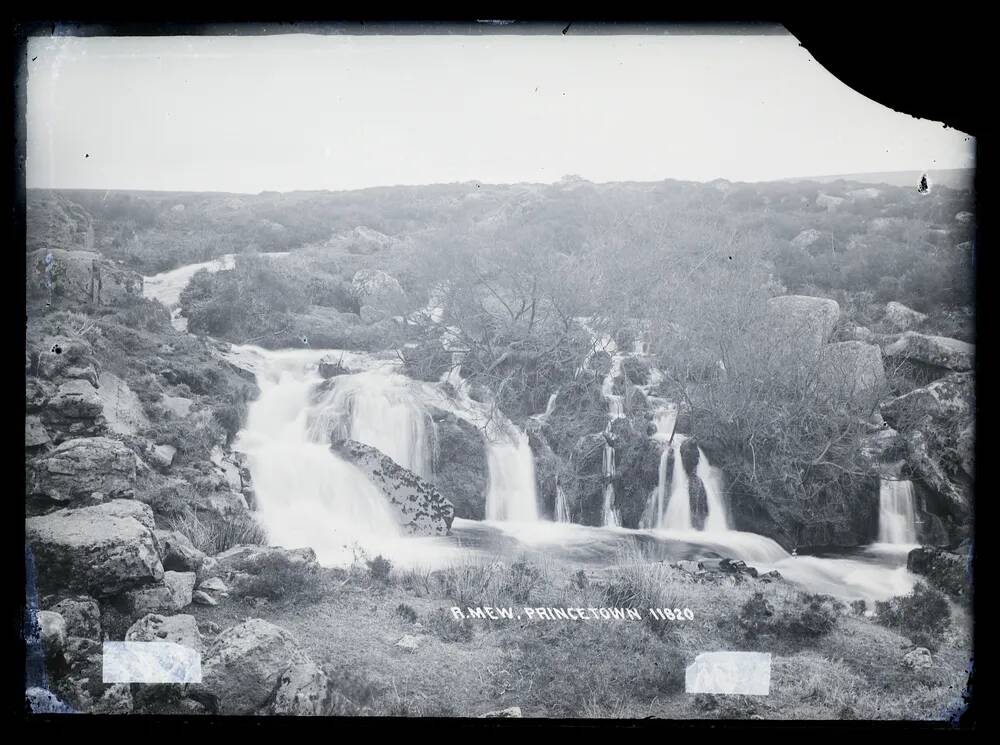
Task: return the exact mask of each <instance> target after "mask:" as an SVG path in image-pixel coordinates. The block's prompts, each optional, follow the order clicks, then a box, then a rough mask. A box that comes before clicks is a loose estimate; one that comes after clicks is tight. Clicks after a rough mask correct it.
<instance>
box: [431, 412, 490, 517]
mask: <svg viewBox="0 0 1000 745" xmlns="http://www.w3.org/2000/svg"><path fill="white" fill-rule="evenodd" d="M430 413H431V418H432V419H433V420H434V424H435V436H436V438H437V439H436V443H435V448H434V486H436V487H437V489H438V490H439V491H440V492H441V494H442V495H444V496H445V498H446V499H448V501H450V502H451V503H452V504H453V505H454V507H455V516H456V517H461V518H465V519H467V520H482V519H484V518H485V516H486V491H487V488H488V486H489V468H488V466H487V462H486V445H485V443H484V442H483V437H482V435H481V433H480V432H479V429H478V428H476V426H475V425H473V424H471V423H469V422H468V421H466V420H464V419H462V418H460V417H457V416H455V415H454V414H452V413H450V412H447V411H443V410H441V409H436V408H432V409H431V412H430Z"/></svg>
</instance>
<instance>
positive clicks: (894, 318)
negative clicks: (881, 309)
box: [885, 300, 927, 331]
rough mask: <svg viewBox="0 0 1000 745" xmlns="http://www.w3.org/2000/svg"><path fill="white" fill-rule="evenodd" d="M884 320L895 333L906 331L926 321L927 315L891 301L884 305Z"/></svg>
mask: <svg viewBox="0 0 1000 745" xmlns="http://www.w3.org/2000/svg"><path fill="white" fill-rule="evenodd" d="M885 320H886V322H887V323H888V324H889V325H890V326H891V327H892V328H894V329H896V330H897V331H906V330H908V329H911V328H913V327H914V326H919V325H920V324H921V323H923V322H924V321H926V320H927V315H926V314H925V313H918V312H917V311H915V310H913V308H908V307H907V306H905V305H903V304H902V303H897V302H896V301H895V300H893V301H892V302H889V303H886V305H885Z"/></svg>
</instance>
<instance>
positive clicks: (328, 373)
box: [319, 354, 351, 380]
mask: <svg viewBox="0 0 1000 745" xmlns="http://www.w3.org/2000/svg"><path fill="white" fill-rule="evenodd" d="M319 374H320V377H322V378H323V379H324V380H329V379H330V378H334V377H336V376H338V375H350V374H351V371H350V370H348V369H347V368H346V367H344V365H343V363H342V361H341V355H332V354H328V355H326V356H325V357H323V358H322V359H321V360H320V361H319Z"/></svg>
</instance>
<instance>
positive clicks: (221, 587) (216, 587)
mask: <svg viewBox="0 0 1000 745" xmlns="http://www.w3.org/2000/svg"><path fill="white" fill-rule="evenodd" d="M198 589H199V590H202V591H204V592H218V593H224V592H229V588H228V587H226V583H225V582H223V581H222V580H221V579H220V578H219V577H209V578H208V579H206V580H205V581H204V582H200V583H198Z"/></svg>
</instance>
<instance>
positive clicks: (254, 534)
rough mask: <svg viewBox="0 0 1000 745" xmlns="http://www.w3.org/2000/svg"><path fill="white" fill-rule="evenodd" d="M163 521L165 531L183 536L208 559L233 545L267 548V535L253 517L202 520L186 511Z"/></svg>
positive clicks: (240, 515) (245, 515) (237, 516)
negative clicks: (172, 531) (171, 531)
mask: <svg viewBox="0 0 1000 745" xmlns="http://www.w3.org/2000/svg"><path fill="white" fill-rule="evenodd" d="M165 522H166V525H167V529H168V530H176V531H177V532H179V533H183V534H184V535H185V536H187V537H188V539H189V540H190V541H191V543H192V544H193V545H194V547H195V548H197V549H198V550H199V551H202V552H204V553H206V554H208V555H210V556H214V555H215V554H218V553H222V552H223V551H226V550H228V549H230V548H232V547H233V546H242V545H247V544H252V545H255V546H266V545H267V534H266V533H265V532H264V529H263V528H262V527H261V526H260V523H258V522H257V520H256V519H254V517H253V515H249V514H238V515H234V516H232V517H228V518H225V519H223V518H221V517H216V516H212V517H211V518H208V519H202V518H201V517H199V516H198V514H197V513H196V512H193V511H192V510H186V511H184V512H182V513H180V514H179V515H171V516H168V517H166V518H165Z"/></svg>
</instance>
